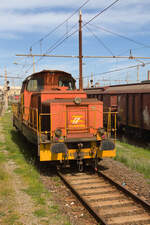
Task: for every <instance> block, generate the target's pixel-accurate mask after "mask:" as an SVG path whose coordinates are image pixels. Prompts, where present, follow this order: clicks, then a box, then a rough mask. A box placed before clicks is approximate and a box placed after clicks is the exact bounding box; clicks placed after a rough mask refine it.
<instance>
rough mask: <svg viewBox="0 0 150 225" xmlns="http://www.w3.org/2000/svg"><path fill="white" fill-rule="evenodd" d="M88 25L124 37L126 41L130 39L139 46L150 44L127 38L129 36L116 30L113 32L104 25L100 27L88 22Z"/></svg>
mask: <svg viewBox="0 0 150 225" xmlns="http://www.w3.org/2000/svg"><path fill="white" fill-rule="evenodd" d="M89 25H90V26H94V27H96V28H99V29H101V30H103V31H105V32H107V33H110V34H113V35H115V36H117V37H120V38H123V39H126V40H128V41H131V42H133V43H135V44H137V45H141V46H143V47H146V48H150V45H146V44H144V43H142V42H139V41H136V40H134V39H132V38H129V37H127V36H125V35H123V34H119V33H118V32H114V31H111V30H108V29H106V28H104V27H102V26H99V25H95V24H89Z"/></svg>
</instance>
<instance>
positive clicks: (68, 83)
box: [58, 79, 75, 90]
mask: <svg viewBox="0 0 150 225" xmlns="http://www.w3.org/2000/svg"><path fill="white" fill-rule="evenodd" d="M58 85H59V87H68V90H74V89H75V84H74V82H71V80H67V79H66V80H64V79H60V80H59V82H58Z"/></svg>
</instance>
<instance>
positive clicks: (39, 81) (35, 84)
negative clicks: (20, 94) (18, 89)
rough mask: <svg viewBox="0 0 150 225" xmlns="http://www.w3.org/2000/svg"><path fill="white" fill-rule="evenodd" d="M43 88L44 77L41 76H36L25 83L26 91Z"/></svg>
mask: <svg viewBox="0 0 150 225" xmlns="http://www.w3.org/2000/svg"><path fill="white" fill-rule="evenodd" d="M43 89H44V79H43V78H42V77H36V78H32V79H30V80H29V82H28V85H27V90H28V91H41V90H43Z"/></svg>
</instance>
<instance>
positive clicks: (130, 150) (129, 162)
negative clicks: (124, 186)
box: [115, 142, 150, 180]
mask: <svg viewBox="0 0 150 225" xmlns="http://www.w3.org/2000/svg"><path fill="white" fill-rule="evenodd" d="M115 159H116V160H118V161H120V162H122V163H124V164H125V165H126V166H128V167H129V168H131V169H134V170H135V171H137V172H140V173H142V174H143V175H144V177H145V178H146V179H149V180H150V150H149V149H145V148H141V147H136V146H133V145H129V144H127V143H122V142H117V155H116V158H115Z"/></svg>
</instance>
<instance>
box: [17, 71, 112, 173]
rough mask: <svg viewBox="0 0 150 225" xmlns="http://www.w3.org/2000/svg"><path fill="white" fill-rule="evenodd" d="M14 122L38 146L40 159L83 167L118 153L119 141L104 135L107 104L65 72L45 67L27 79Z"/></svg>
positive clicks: (24, 82) (80, 168) (23, 85)
mask: <svg viewBox="0 0 150 225" xmlns="http://www.w3.org/2000/svg"><path fill="white" fill-rule="evenodd" d="M13 125H14V126H15V127H16V128H17V129H18V130H20V131H21V132H22V134H23V135H24V136H25V137H26V138H27V139H28V140H29V141H30V142H32V143H34V144H36V145H37V146H38V151H37V152H38V156H39V158H40V161H50V162H53V163H55V164H68V163H71V162H76V163H77V166H78V168H79V170H82V169H83V165H85V164H89V163H93V162H94V163H95V165H97V162H98V160H99V159H101V158H103V157H114V156H115V154H116V150H115V143H114V142H113V141H112V140H110V137H109V139H108V138H106V135H105V138H104V130H103V103H102V102H100V101H98V100H97V99H88V98H87V94H86V92H85V91H83V90H77V89H76V86H75V79H74V78H73V77H72V76H71V74H69V73H66V72H64V71H57V70H43V71H41V72H37V73H34V74H32V75H31V76H28V77H27V78H26V79H25V80H24V81H23V84H22V89H21V98H20V102H19V103H18V104H14V106H13Z"/></svg>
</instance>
